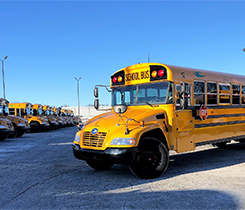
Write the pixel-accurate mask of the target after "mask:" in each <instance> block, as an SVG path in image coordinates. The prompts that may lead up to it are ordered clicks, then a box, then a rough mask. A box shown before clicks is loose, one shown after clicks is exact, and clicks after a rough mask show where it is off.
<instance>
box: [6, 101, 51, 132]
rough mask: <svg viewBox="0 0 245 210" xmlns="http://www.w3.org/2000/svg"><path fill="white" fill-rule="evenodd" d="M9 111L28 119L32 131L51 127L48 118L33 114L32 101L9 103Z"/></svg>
mask: <svg viewBox="0 0 245 210" xmlns="http://www.w3.org/2000/svg"><path fill="white" fill-rule="evenodd" d="M9 113H10V114H11V115H15V116H20V117H23V118H25V119H26V120H28V123H29V124H30V131H31V132H32V133H36V132H40V131H42V130H44V129H45V128H47V127H49V122H48V120H46V119H44V118H43V117H40V116H34V115H33V105H32V104H31V103H9ZM35 115H37V114H35Z"/></svg>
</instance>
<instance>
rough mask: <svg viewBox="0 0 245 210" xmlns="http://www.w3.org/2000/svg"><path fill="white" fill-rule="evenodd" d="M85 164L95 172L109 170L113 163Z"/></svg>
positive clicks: (90, 162)
mask: <svg viewBox="0 0 245 210" xmlns="http://www.w3.org/2000/svg"><path fill="white" fill-rule="evenodd" d="M86 162H87V164H88V165H89V166H90V167H91V168H93V169H95V170H109V169H110V168H111V167H112V166H113V165H114V163H113V162H110V161H106V160H86Z"/></svg>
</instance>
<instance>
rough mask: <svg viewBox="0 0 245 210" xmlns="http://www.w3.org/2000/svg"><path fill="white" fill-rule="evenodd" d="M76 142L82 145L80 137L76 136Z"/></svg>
mask: <svg viewBox="0 0 245 210" xmlns="http://www.w3.org/2000/svg"><path fill="white" fill-rule="evenodd" d="M74 141H76V142H77V143H80V136H79V135H77V134H76V136H75V140H74Z"/></svg>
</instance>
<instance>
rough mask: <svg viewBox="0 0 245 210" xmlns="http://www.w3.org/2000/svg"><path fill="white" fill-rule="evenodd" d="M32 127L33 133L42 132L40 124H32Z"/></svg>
mask: <svg viewBox="0 0 245 210" xmlns="http://www.w3.org/2000/svg"><path fill="white" fill-rule="evenodd" d="M30 127H31V132H32V133H38V132H40V131H41V126H40V124H39V123H38V122H31V123H30Z"/></svg>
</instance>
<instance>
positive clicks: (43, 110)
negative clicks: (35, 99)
mask: <svg viewBox="0 0 245 210" xmlns="http://www.w3.org/2000/svg"><path fill="white" fill-rule="evenodd" d="M33 115H34V116H39V117H42V118H45V119H46V120H47V121H48V122H49V126H47V127H45V130H46V131H48V130H53V129H57V128H58V122H57V120H56V119H55V118H54V117H53V116H51V107H50V106H48V105H42V104H33Z"/></svg>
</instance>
